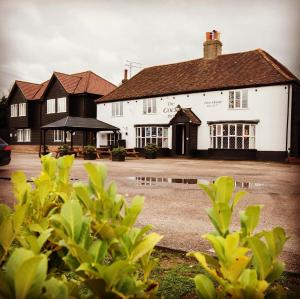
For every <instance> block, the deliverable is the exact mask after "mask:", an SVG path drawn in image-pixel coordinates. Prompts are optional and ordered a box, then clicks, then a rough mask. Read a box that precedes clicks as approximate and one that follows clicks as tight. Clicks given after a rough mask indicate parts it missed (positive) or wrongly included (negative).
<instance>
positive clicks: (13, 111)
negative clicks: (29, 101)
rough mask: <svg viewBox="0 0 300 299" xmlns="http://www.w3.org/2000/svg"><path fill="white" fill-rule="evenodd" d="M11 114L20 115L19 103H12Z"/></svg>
mask: <svg viewBox="0 0 300 299" xmlns="http://www.w3.org/2000/svg"><path fill="white" fill-rule="evenodd" d="M10 116H11V117H16V116H18V104H12V105H11V106H10Z"/></svg>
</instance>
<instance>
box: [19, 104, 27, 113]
mask: <svg viewBox="0 0 300 299" xmlns="http://www.w3.org/2000/svg"><path fill="white" fill-rule="evenodd" d="M18 108H19V116H26V103H19V107H18Z"/></svg>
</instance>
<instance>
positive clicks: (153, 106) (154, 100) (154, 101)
mask: <svg viewBox="0 0 300 299" xmlns="http://www.w3.org/2000/svg"><path fill="white" fill-rule="evenodd" d="M152 113H156V99H152Z"/></svg>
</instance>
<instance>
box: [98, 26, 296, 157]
mask: <svg viewBox="0 0 300 299" xmlns="http://www.w3.org/2000/svg"><path fill="white" fill-rule="evenodd" d="M221 50H222V43H221V42H220V40H219V33H218V32H216V31H213V32H208V33H207V34H206V41H205V42H204V57H203V58H201V59H195V60H191V61H186V62H180V63H175V64H167V65H161V66H154V67H149V68H145V69H143V70H142V71H141V72H139V73H138V74H137V75H136V76H134V77H133V78H131V79H130V80H126V78H125V80H123V84H122V85H121V86H120V87H118V88H117V89H115V90H114V91H112V92H111V93H110V94H108V95H106V96H104V97H102V98H101V99H99V100H98V105H97V118H98V119H99V120H101V121H104V122H106V123H109V124H111V125H114V126H116V127H118V128H120V134H121V136H119V138H120V139H124V140H125V141H126V147H128V148H133V147H135V148H143V147H144V146H145V144H147V143H156V144H157V145H158V146H159V147H161V148H162V153H164V154H172V155H187V156H198V157H209V158H231V159H262V160H284V159H285V158H286V156H287V154H288V152H289V153H290V155H291V156H298V157H299V156H300V83H299V80H298V79H297V78H296V77H295V76H294V75H293V74H292V73H291V72H290V71H288V70H287V69H286V68H285V67H284V66H283V65H281V64H280V63H279V62H278V61H277V60H275V59H274V58H273V57H272V56H270V55H269V54H267V53H266V52H265V51H263V50H261V49H257V50H254V51H248V52H243V53H234V54H226V55H221ZM114 137H115V136H114V135H113V134H107V133H99V134H98V138H97V145H98V146H100V145H111V144H112V143H113V142H114Z"/></svg>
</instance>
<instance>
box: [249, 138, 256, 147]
mask: <svg viewBox="0 0 300 299" xmlns="http://www.w3.org/2000/svg"><path fill="white" fill-rule="evenodd" d="M249 148H250V149H254V148H255V138H254V137H250V144H249Z"/></svg>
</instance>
